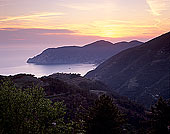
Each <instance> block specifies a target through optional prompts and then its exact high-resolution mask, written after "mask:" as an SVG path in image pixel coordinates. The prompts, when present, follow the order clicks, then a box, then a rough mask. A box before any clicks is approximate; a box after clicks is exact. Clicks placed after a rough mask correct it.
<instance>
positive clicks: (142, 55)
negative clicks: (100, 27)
mask: <svg viewBox="0 0 170 134" xmlns="http://www.w3.org/2000/svg"><path fill="white" fill-rule="evenodd" d="M86 77H87V78H91V79H96V80H100V81H102V82H104V83H105V84H106V85H108V86H109V87H110V88H112V89H113V90H114V91H116V92H117V93H119V94H121V95H124V96H128V97H129V98H130V99H132V100H134V101H137V102H139V103H141V104H144V105H145V106H147V107H149V106H150V105H151V104H152V103H154V102H155V101H156V100H157V99H158V98H159V97H160V96H163V97H164V98H170V86H169V83H170V32H169V33H166V34H163V35H161V36H159V37H156V38H154V39H152V40H150V41H148V42H146V43H144V44H142V45H141V46H137V47H134V48H130V49H127V50H125V51H122V52H121V53H119V54H117V55H115V56H113V57H111V58H110V59H108V60H107V61H105V62H104V63H102V64H101V65H99V66H98V67H97V68H96V69H95V70H93V71H90V72H88V73H87V74H86Z"/></svg>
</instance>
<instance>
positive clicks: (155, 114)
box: [151, 98, 170, 134]
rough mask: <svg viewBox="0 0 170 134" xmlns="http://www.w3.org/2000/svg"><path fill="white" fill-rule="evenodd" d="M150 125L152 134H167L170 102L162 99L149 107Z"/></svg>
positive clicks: (169, 122) (169, 123) (169, 119)
mask: <svg viewBox="0 0 170 134" xmlns="http://www.w3.org/2000/svg"><path fill="white" fill-rule="evenodd" d="M151 125H152V132H151V133H153V134H168V133H169V132H170V131H169V132H168V126H169V125H170V101H169V102H168V101H165V100H163V99H162V98H160V99H159V100H158V102H157V103H156V104H155V105H154V106H152V107H151Z"/></svg>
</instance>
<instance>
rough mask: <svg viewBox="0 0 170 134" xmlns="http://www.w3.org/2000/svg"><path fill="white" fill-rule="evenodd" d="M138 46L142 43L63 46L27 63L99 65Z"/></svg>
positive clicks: (102, 41) (50, 49) (48, 50)
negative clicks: (121, 52)
mask: <svg viewBox="0 0 170 134" xmlns="http://www.w3.org/2000/svg"><path fill="white" fill-rule="evenodd" d="M140 44H142V42H139V41H131V42H119V43H116V44H113V43H111V42H108V41H104V40H100V41H96V42H94V43H91V44H88V45H85V46H83V47H78V46H65V47H58V48H48V49H46V50H44V51H43V52H42V53H41V54H39V55H37V56H35V57H33V58H29V59H28V60H27V63H34V64H42V65H48V64H74V63H92V64H99V63H101V62H103V61H104V60H106V59H108V58H109V57H111V56H113V55H115V54H117V53H119V52H120V51H122V50H125V49H127V48H130V47H134V46H137V45H140Z"/></svg>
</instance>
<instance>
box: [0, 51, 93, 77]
mask: <svg viewBox="0 0 170 134" xmlns="http://www.w3.org/2000/svg"><path fill="white" fill-rule="evenodd" d="M40 52H41V51H40V50H36V49H35V50H31V49H30V50H23V49H20V50H17V49H0V75H5V76H9V75H15V74H21V73H22V74H23V73H25V74H33V75H35V76H36V77H41V76H48V75H50V74H53V73H76V74H80V75H81V76H84V75H85V74H86V73H87V72H88V71H90V70H93V69H95V68H96V65H95V64H60V65H35V64H28V63H26V61H27V59H28V58H30V57H33V56H35V55H37V54H38V53H40Z"/></svg>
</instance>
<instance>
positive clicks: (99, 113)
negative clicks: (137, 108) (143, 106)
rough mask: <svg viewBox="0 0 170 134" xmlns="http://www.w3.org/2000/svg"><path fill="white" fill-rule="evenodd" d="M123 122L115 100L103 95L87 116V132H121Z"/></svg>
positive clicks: (90, 133) (117, 133) (114, 133)
mask: <svg viewBox="0 0 170 134" xmlns="http://www.w3.org/2000/svg"><path fill="white" fill-rule="evenodd" d="M122 123H123V119H122V115H121V114H120V112H119V110H118V108H117V107H116V105H114V104H113V100H112V99H111V98H110V97H109V96H106V95H102V96H100V97H99V99H97V100H96V102H95V104H94V106H92V107H91V108H90V110H89V113H88V114H87V116H86V119H85V130H86V133H87V134H120V131H121V125H122Z"/></svg>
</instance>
